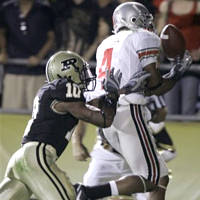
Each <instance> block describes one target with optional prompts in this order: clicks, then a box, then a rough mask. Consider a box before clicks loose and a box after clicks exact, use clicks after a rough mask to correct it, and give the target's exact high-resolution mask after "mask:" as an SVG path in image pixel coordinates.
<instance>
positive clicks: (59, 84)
mask: <svg viewBox="0 0 200 200" xmlns="http://www.w3.org/2000/svg"><path fill="white" fill-rule="evenodd" d="M58 101H65V102H75V101H85V99H84V97H83V94H82V92H81V90H80V89H79V87H78V86H77V85H76V84H74V83H71V82H67V80H65V79H59V80H55V81H53V82H52V83H48V84H45V85H44V86H43V87H42V88H41V89H40V90H39V91H38V93H37V95H36V97H35V99H34V103H33V112H32V118H31V119H30V120H29V122H28V124H27V127H26V129H25V132H24V137H23V140H22V144H24V143H27V142H30V141H38V142H44V143H46V144H50V145H52V146H53V147H54V148H55V149H56V150H57V154H58V156H60V155H61V153H62V152H63V151H64V149H65V147H66V146H67V144H68V142H69V140H70V138H71V135H72V132H73V130H74V128H75V126H76V125H77V123H78V119H76V118H75V117H73V116H72V115H71V114H70V113H58V112H57V111H56V110H55V109H54V105H55V104H56V103H57V102H58Z"/></svg>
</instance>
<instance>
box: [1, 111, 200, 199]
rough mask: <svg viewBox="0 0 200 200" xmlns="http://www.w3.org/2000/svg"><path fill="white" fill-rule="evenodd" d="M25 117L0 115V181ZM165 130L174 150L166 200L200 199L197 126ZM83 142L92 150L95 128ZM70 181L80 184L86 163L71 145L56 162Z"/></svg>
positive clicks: (199, 130)
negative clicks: (74, 152)
mask: <svg viewBox="0 0 200 200" xmlns="http://www.w3.org/2000/svg"><path fill="white" fill-rule="evenodd" d="M28 119H29V116H28V115H6V114H0V180H2V177H3V174H4V171H5V167H6V164H7V162H8V159H9V157H10V155H11V154H12V153H13V152H14V151H15V150H17V149H18V148H19V147H20V141H21V137H22V135H23V131H24V128H25V125H26V122H27V121H28ZM167 129H168V130H169V132H170V134H171V137H172V138H173V140H174V143H175V145H176V147H177V153H178V155H177V158H176V159H175V160H173V161H171V162H170V163H169V164H168V166H169V168H170V169H172V171H173V179H172V180H171V182H170V184H169V188H168V192H167V200H200V123H183V122H182V123H181V122H168V123H167ZM87 132H88V134H87V135H86V138H85V141H84V142H85V143H88V147H89V149H90V150H91V149H92V145H93V143H94V142H95V127H94V126H91V125H89V126H88V129H87ZM58 165H59V166H60V167H61V168H62V169H64V170H65V171H66V172H67V173H68V175H69V176H70V177H71V180H72V181H73V182H77V181H81V180H82V175H83V174H84V172H85V171H86V169H87V166H88V162H84V163H82V162H77V161H75V160H74V159H73V157H72V154H71V145H69V147H68V148H67V149H66V151H65V152H64V154H63V155H62V156H61V158H60V159H59V160H58Z"/></svg>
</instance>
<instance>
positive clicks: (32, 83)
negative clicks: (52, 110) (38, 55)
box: [26, 75, 46, 111]
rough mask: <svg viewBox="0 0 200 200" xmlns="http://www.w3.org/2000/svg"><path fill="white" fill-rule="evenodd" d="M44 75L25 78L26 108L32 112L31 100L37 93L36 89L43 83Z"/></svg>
mask: <svg viewBox="0 0 200 200" xmlns="http://www.w3.org/2000/svg"><path fill="white" fill-rule="evenodd" d="M45 80H46V78H45V75H31V76H30V75H29V76H26V83H27V87H26V99H27V108H28V110H30V111H32V108H33V100H34V97H35V95H36V93H37V91H38V89H39V88H40V87H41V86H42V85H44V83H45Z"/></svg>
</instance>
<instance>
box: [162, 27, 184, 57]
mask: <svg viewBox="0 0 200 200" xmlns="http://www.w3.org/2000/svg"><path fill="white" fill-rule="evenodd" d="M160 38H161V45H162V49H163V51H164V54H165V56H166V57H167V58H168V59H169V60H173V59H175V58H177V57H180V58H183V56H184V52H185V49H186V42H185V39H184V36H183V34H182V33H181V32H180V30H179V29H178V28H177V27H176V26H174V25H173V24H167V25H166V26H165V27H164V28H163V29H162V31H161V33H160Z"/></svg>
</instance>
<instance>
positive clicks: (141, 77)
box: [122, 71, 151, 94]
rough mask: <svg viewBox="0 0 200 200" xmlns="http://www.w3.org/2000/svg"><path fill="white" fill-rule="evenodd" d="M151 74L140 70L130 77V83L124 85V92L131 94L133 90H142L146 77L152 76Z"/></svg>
mask: <svg viewBox="0 0 200 200" xmlns="http://www.w3.org/2000/svg"><path fill="white" fill-rule="evenodd" d="M150 76H151V74H150V73H148V72H146V71H138V72H136V73H135V74H133V76H132V77H131V78H130V79H129V81H128V83H127V84H126V85H125V86H123V88H122V89H125V93H124V94H130V93H133V92H142V91H143V90H144V87H145V83H146V79H147V78H148V77H150Z"/></svg>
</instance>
